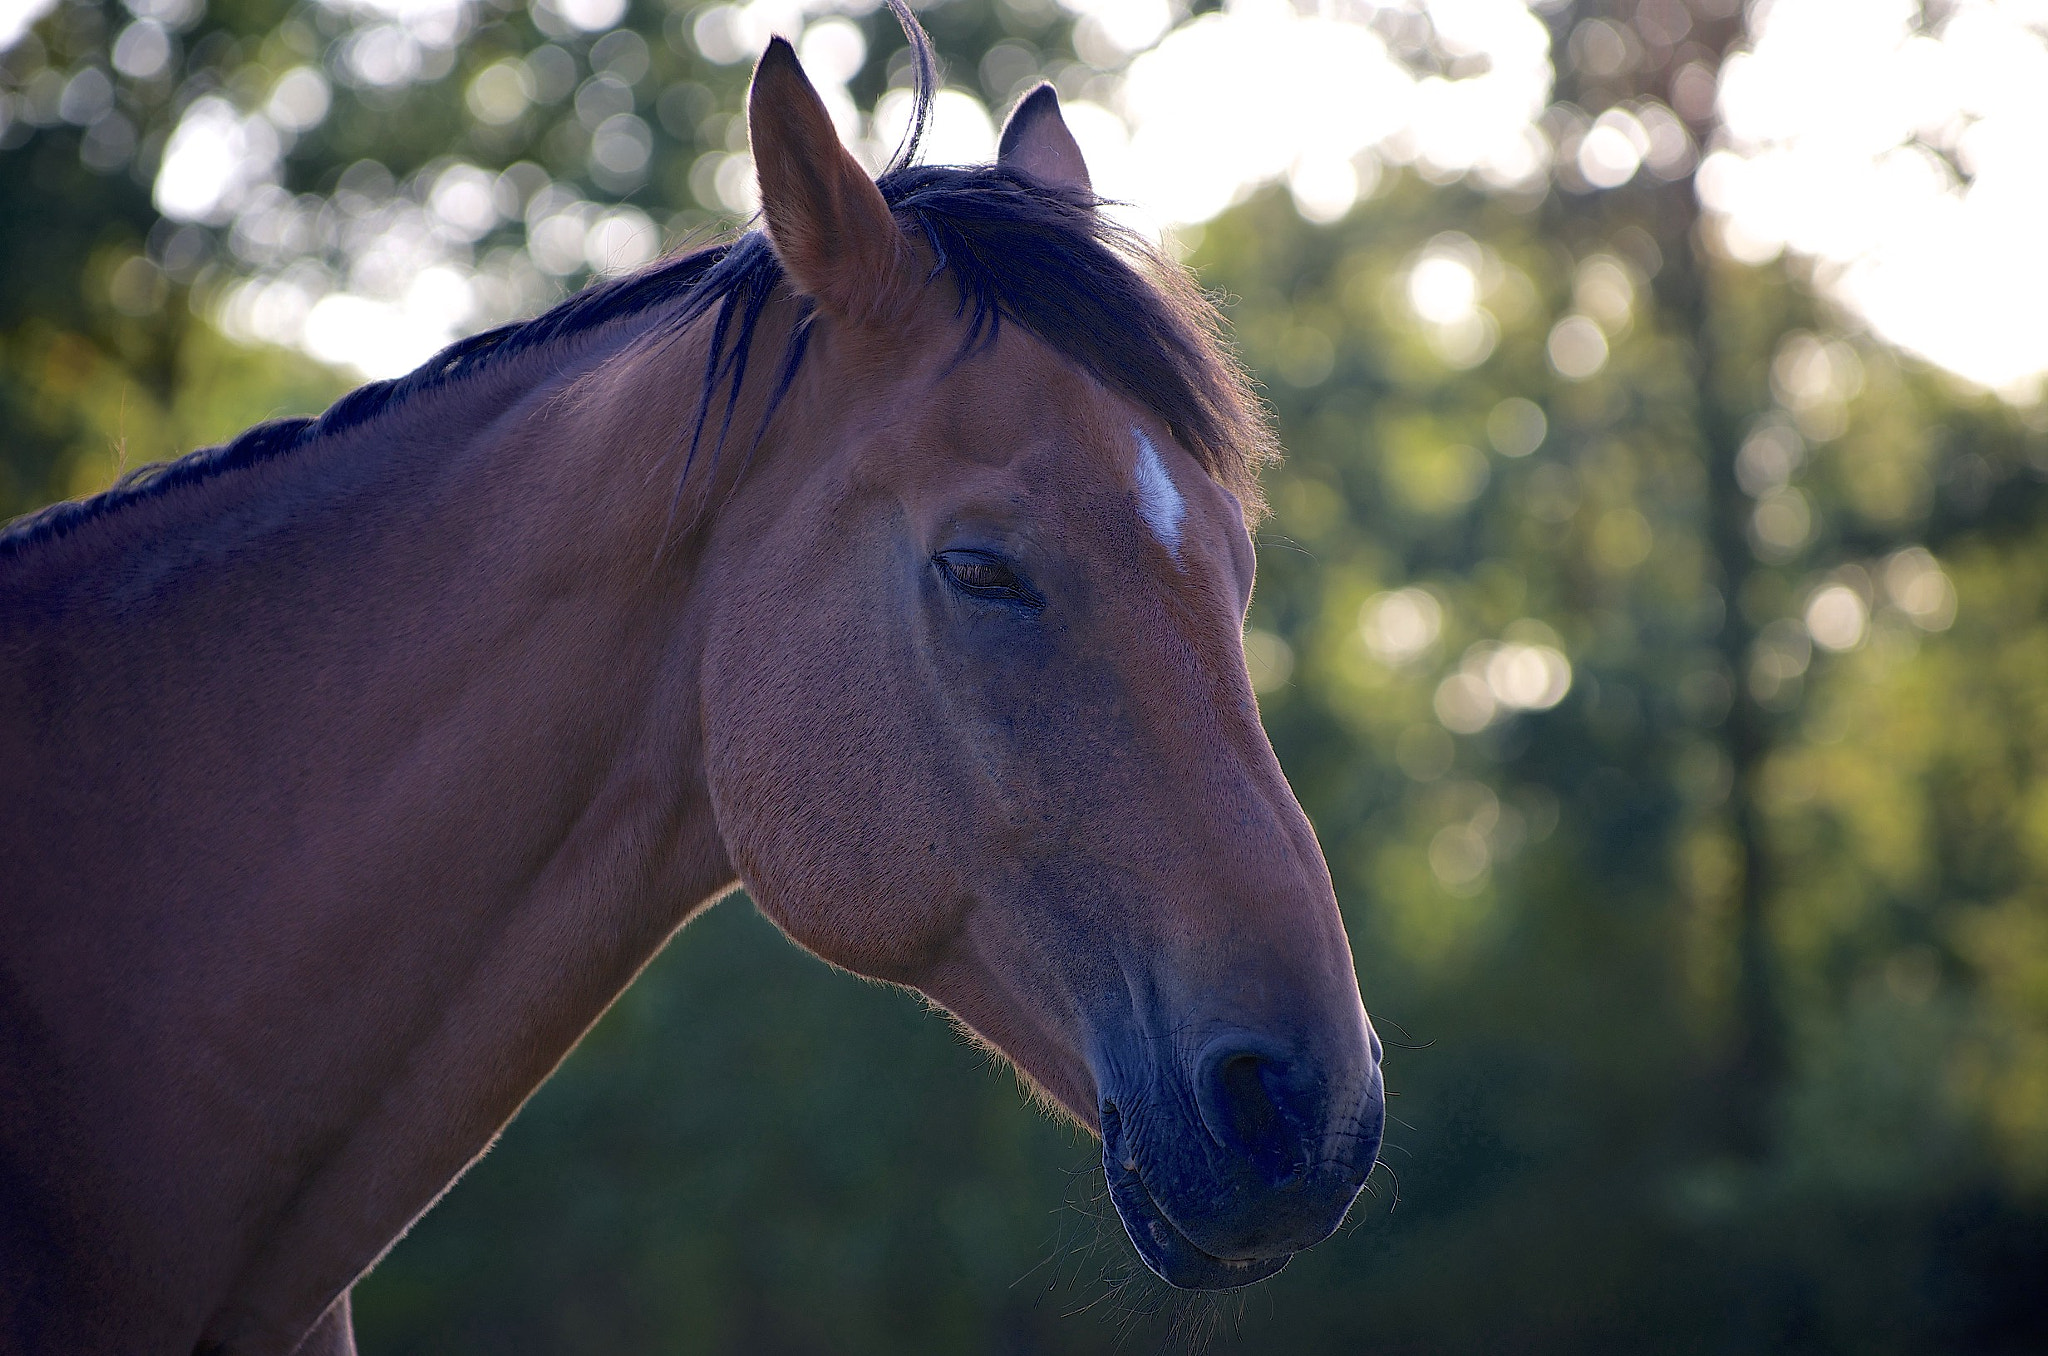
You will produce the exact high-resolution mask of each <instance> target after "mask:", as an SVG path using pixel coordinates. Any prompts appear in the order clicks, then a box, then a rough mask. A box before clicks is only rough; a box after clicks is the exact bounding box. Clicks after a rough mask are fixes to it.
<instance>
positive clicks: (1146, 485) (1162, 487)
mask: <svg viewBox="0 0 2048 1356" xmlns="http://www.w3.org/2000/svg"><path fill="white" fill-rule="evenodd" d="M1131 436H1132V437H1134V438H1136V439H1137V440H1138V513H1139V515H1140V516H1141V517H1143V518H1144V520H1145V526H1147V527H1149V528H1151V529H1152V535H1153V536H1155V537H1157V538H1159V544H1160V545H1162V546H1164V547H1165V548H1166V549H1167V550H1169V551H1171V552H1173V558H1174V559H1175V560H1179V559H1180V520H1181V519H1183V518H1185V517H1187V515H1188V506H1187V504H1186V503H1184V502H1183V501H1182V499H1181V497H1180V491H1179V490H1178V489H1176V488H1174V484H1173V477H1172V476H1170V475H1168V474H1166V463H1164V462H1162V461H1160V460H1159V449H1157V448H1155V447H1153V446H1152V440H1151V439H1150V438H1147V437H1146V436H1145V433H1144V430H1142V429H1135V428H1134V429H1132V430H1131Z"/></svg>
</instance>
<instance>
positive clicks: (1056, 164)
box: [996, 83, 1095, 194]
mask: <svg viewBox="0 0 2048 1356" xmlns="http://www.w3.org/2000/svg"><path fill="white" fill-rule="evenodd" d="M996 163H997V164H998V165H1008V166H1010V167H1011V168H1012V169H1020V170H1023V171H1024V172H1025V173H1026V174H1028V175H1030V176H1031V177H1033V178H1034V179H1037V180H1039V181H1040V182H1042V183H1047V184H1051V185H1052V186H1053V187H1055V188H1066V189H1072V190H1074V191H1075V192H1077V193H1088V194H1092V193H1093V192H1094V191H1095V190H1094V186H1093V185H1091V184H1090V183H1089V182H1088V162H1087V161H1086V160H1084V159H1082V158H1081V143H1080V142H1078V141H1075V140H1074V134H1073V133H1072V132H1070V131H1068V130H1067V120H1066V119H1065V118H1063V117H1061V116H1060V96H1059V91H1057V90H1055V89H1054V88H1053V87H1052V86H1051V85H1048V84H1044V83H1041V84H1040V85H1039V86H1038V88H1037V89H1034V90H1032V91H1031V93H1029V94H1027V95H1025V96H1024V97H1023V99H1021V100H1020V101H1018V104H1017V107H1016V108H1014V109H1012V110H1011V112H1010V120H1009V121H1008V122H1006V123H1004V124H1003V139H1002V141H1001V143H1000V144H999V146H998V147H997V150H996Z"/></svg>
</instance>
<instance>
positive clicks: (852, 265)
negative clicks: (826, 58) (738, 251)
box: [747, 38, 914, 325]
mask: <svg viewBox="0 0 2048 1356" xmlns="http://www.w3.org/2000/svg"><path fill="white" fill-rule="evenodd" d="M747 133H748V137H749V139H750V140H751V141H752V144H753V151H754V168H755V172H756V173H757V174H758V175H759V176H760V182H761V217H762V220H763V222H764V224H765V225H766V226H767V230H768V243H769V244H770V245H772V246H774V248H775V257H776V258H778V259H780V260H781V261H782V267H783V269H784V271H785V272H786V273H788V275H789V279H790V282H791V283H792V284H793V285H794V286H795V287H796V289H797V291H799V292H801V293H803V294H804V295H805V296H807V297H810V298H811V299H812V300H813V301H815V302H817V303H818V305H819V306H820V307H821V308H823V309H824V310H826V311H828V312H830V313H832V314H833V315H836V316H838V317H840V318H841V319H843V320H848V321H852V322H853V323H855V324H859V325H876V324H882V323H885V322H886V321H888V320H889V319H890V318H891V317H892V316H894V315H895V314H896V313H897V311H898V310H899V309H900V307H901V305H902V304H903V302H904V301H905V300H906V299H907V298H908V296H909V294H910V292H911V290H912V287H913V285H914V276H913V273H912V268H913V264H912V259H911V252H910V242H909V241H908V240H907V239H906V238H905V237H904V234H903V231H902V228H900V227H899V226H897V224H896V218H895V217H894V216H893V215H891V214H890V211H889V204H888V203H887V202H885V201H884V200H883V198H882V191H881V190H880V189H879V188H876V187H875V181H874V180H872V179H870V178H869V177H868V172H867V171H866V170H864V169H862V168H861V167H860V163H859V162H858V161H856V160H855V159H854V158H853V156H852V155H850V154H848V153H847V150H846V148H845V147H844V146H842V145H840V144H839V132H838V130H837V129H836V128H834V127H833V126H832V118H831V115H830V114H828V113H827V112H826V111H825V104H824V101H823V100H821V99H819V98H818V91H817V90H815V89H813V88H812V87H811V82H810V80H809V79H808V78H807V77H806V76H805V75H804V68H803V66H802V65H801V64H800V63H799V62H798V61H797V59H796V52H795V51H794V50H793V49H792V48H791V47H790V45H789V44H788V43H787V42H786V41H784V40H783V39H781V38H774V39H771V40H770V41H769V43H768V50H767V51H765V52H763V53H762V54H761V62H760V64H759V65H757V66H756V67H754V83H753V87H752V88H751V89H750V90H749V91H748V93H747Z"/></svg>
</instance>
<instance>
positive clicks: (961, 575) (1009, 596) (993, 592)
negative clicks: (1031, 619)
mask: <svg viewBox="0 0 2048 1356" xmlns="http://www.w3.org/2000/svg"><path fill="white" fill-rule="evenodd" d="M932 563H933V564H935V565H937V566H938V567H939V569H940V571H942V572H943V573H944V574H945V576H946V578H948V579H950V580H951V581H952V582H953V584H954V586H955V587H957V588H959V589H960V590H961V591H962V592H964V593H969V594H972V595H973V596H974V597H976V598H996V599H1000V600H1002V601H1005V602H1012V603H1023V604H1025V605H1026V606H1029V607H1034V608H1035V607H1043V606H1044V605H1045V600H1044V599H1043V598H1040V597H1039V596H1038V594H1037V593H1035V592H1033V591H1032V588H1031V586H1030V585H1029V584H1026V583H1025V582H1024V581H1023V579H1022V578H1020V577H1019V576H1018V574H1017V572H1016V571H1015V570H1013V569H1011V568H1010V566H1009V565H1008V564H1006V563H1004V561H1003V560H1002V559H1000V558H999V557H996V556H992V555H988V554H986V553H984V552H981V551H941V552H939V553H938V554H937V555H935V556H933V557H932Z"/></svg>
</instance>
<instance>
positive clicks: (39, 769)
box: [0, 327, 737, 1346]
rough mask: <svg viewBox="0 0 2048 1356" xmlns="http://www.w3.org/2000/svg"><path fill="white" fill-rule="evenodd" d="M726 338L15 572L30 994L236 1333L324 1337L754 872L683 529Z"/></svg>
mask: <svg viewBox="0 0 2048 1356" xmlns="http://www.w3.org/2000/svg"><path fill="white" fill-rule="evenodd" d="M697 328H701V327H697ZM703 353H704V344H703V340H702V337H701V335H698V334H695V333H692V334H690V335H686V336H685V337H684V338H683V339H682V340H680V341H677V342H674V343H656V342H645V341H643V339H642V338H641V337H638V336H635V335H634V334H632V333H629V332H621V333H619V334H616V335H611V336H605V335H598V336H593V337H592V338H591V339H590V340H589V343H588V346H587V347H586V349H585V350H584V351H583V352H582V353H580V354H578V355H577V357H576V359H575V361H573V362H572V363H570V364H569V365H568V366H567V367H566V368H565V369H562V370H559V371H557V370H553V369H550V368H549V367H548V365H547V364H545V363H543V362H539V361H537V360H531V361H530V360H528V359H513V360H508V362H507V363H506V371H505V372H503V373H500V374H496V375H495V376H494V375H493V374H491V373H488V372H487V373H484V374H482V375H481V376H480V377H478V378H474V379H470V381H469V384H467V385H466V386H465V387H463V388H462V389H459V390H454V391H451V392H449V393H448V394H447V396H446V398H445V399H444V400H442V401H435V400H433V398H432V396H431V394H429V395H422V396H419V397H415V401H416V402H417V403H416V405H415V406H414V407H413V408H411V409H403V410H396V411H392V412H390V413H389V414H388V415H387V416H384V417H382V418H380V420H379V421H378V422H377V423H375V424H373V425H369V426H365V427H363V428H361V429H358V430H356V431H354V432H353V433H349V434H345V435H341V436H338V437H335V438H332V439H327V440H323V441H322V442H320V443H316V444H314V445H311V446H308V447H305V448H302V449H299V450H297V451H295V452H292V453H289V454H286V455H284V456H282V457H279V458H277V459H276V460H274V461H272V462H268V463H263V464H261V465H258V466H254V467H249V468H244V469H242V470H238V471H232V472H225V473H223V474H222V475H220V476H219V477H217V478H216V480H215V481H214V482H211V483H203V484H200V485H197V486H187V487H183V488H180V489H178V490H175V491H170V492H167V493H166V494H165V495H164V496H162V498H161V500H160V501H146V502H144V503H142V504H139V505H135V506H132V507H131V508H129V509H126V510H122V516H131V515H132V518H131V521H130V522H129V523H127V524H120V523H114V524H109V526H108V529H107V530H106V532H104V533H103V534H101V536H100V537H99V538H98V540H97V542H95V540H94V539H93V537H92V535H91V534H90V533H88V532H86V531H84V530H81V531H80V532H79V533H78V534H77V537H78V540H76V541H75V542H60V543H57V544H56V546H57V549H56V550H53V551H52V552H51V556H52V558H53V559H54V560H55V564H53V565H49V567H48V568H44V569H42V570H41V571H40V572H38V571H36V570H29V571H25V572H23V573H22V575H21V576H20V577H19V578H18V579H13V580H9V581H7V582H8V584H9V588H8V589H6V590H0V636H7V643H6V644H5V645H0V801H4V802H6V803H8V804H10V805H21V806H25V807H26V806H31V805H32V806H33V809H32V810H31V811H30V812H28V813H24V814H21V815H14V814H13V813H12V812H10V815H8V816H0V819H4V820H7V821H8V822H7V823H0V868H4V872H0V873H4V874H6V875H8V876H9V877H10V878H11V879H12V880H14V881H15V882H16V885H17V887H20V888H22V889H23V890H24V891H25V893H22V894H19V895H17V899H26V900H29V901H30V903H29V905H28V907H27V908H20V907H16V908H13V909H11V910H8V911H5V912H4V916H0V980H6V981H11V982H12V983H13V984H14V986H15V988H14V995H15V996H18V998H19V1001H21V1002H22V1003H23V1004H24V1005H25V1006H28V1007H30V1008H31V1009H34V1010H35V1011H34V1014H33V1015H34V1016H35V1017H36V1018H37V1019H38V1020H39V1021H40V1023H41V1025H42V1026H44V1027H46V1028H56V1029H60V1030H65V1031H68V1032H72V1033H74V1034H75V1038H76V1040H77V1042H78V1045H79V1051H78V1054H79V1059H80V1061H81V1062H82V1066H84V1067H92V1068H94V1069H96V1070H98V1071H99V1072H97V1073H96V1074H95V1075H94V1083H93V1086H91V1087H89V1088H86V1087H80V1086H74V1085H66V1086H62V1087H52V1088H49V1089H46V1090H44V1091H46V1092H47V1093H48V1094H49V1097H50V1104H51V1105H65V1106H68V1107H71V1108H73V1110H74V1111H75V1113H76V1118H77V1119H79V1120H83V1121H86V1122H88V1123H97V1124H99V1125H100V1126H102V1127H105V1126H108V1125H118V1126H121V1127H123V1128H122V1129H121V1130H120V1131H119V1132H118V1135H119V1138H117V1139H114V1140H102V1141H99V1142H95V1143H90V1144H80V1145H78V1146H75V1154H76V1156H77V1158H78V1161H79V1171H80V1173H81V1175H82V1176H90V1175H91V1174H93V1173H98V1174H100V1178H99V1179H98V1180H103V1181H104V1182H105V1183H106V1186H105V1190H106V1191H107V1192H108V1193H109V1199H110V1200H111V1201H113V1202H114V1204H111V1205H110V1206H109V1209H129V1208H132V1209H133V1210H134V1211H135V1212H136V1213H135V1217H134V1218H133V1219H129V1220H127V1221H125V1227H127V1228H128V1229H130V1230H131V1231H132V1233H133V1236H134V1238H135V1239H136V1240H137V1242H136V1243H135V1246H136V1247H138V1248H141V1249H143V1250H145V1251H146V1250H147V1249H148V1248H149V1247H150V1246H152V1243H151V1240H152V1239H154V1238H155V1237H157V1235H159V1234H162V1235H164V1238H165V1243H166V1247H167V1249H168V1250H169V1251H168V1253H167V1257H171V1258H174V1259H175V1260H163V1261H161V1265H164V1266H176V1267H191V1268H195V1269H197V1271H196V1273H195V1274H196V1275H197V1276H198V1278H197V1279H196V1280H195V1281H194V1285H195V1286H197V1287H198V1288H200V1289H202V1290H204V1291H206V1292H207V1293H209V1294H211V1295H214V1296H216V1297H232V1299H233V1304H232V1308H233V1312H232V1313H226V1314H223V1313H221V1312H214V1311H211V1310H209V1312H212V1313H213V1318H212V1319H210V1320H209V1325H210V1327H209V1336H210V1337H213V1338H215V1339H216V1340H221V1341H224V1342H226V1343H227V1345H230V1346H234V1345H235V1341H234V1340H230V1339H232V1338H235V1337H236V1336H237V1335H238V1334H240V1335H247V1334H250V1333H256V1332H261V1331H268V1330H269V1329H270V1328H272V1327H278V1326H281V1327H282V1328H285V1329H288V1328H290V1326H291V1325H292V1324H294V1323H298V1322H299V1321H300V1320H301V1319H303V1320H305V1322H308V1323H310V1321H311V1319H312V1318H313V1317H315V1316H317V1314H318V1312H319V1306H324V1305H325V1304H326V1302H327V1301H328V1300H331V1299H332V1298H333V1295H334V1294H335V1293H338V1291H339V1288H340V1287H343V1286H346V1285H347V1284H348V1283H349V1282H350V1281H351V1280H352V1279H353V1277H354V1276H355V1275H356V1274H357V1273H358V1272H359V1271H360V1270H361V1269H362V1268H363V1267H365V1266H367V1265H368V1264H369V1262H370V1261H371V1260H373V1259H374V1257H375V1256H376V1255H377V1253H378V1252H379V1251H381V1249H382V1248H383V1247H384V1246H386V1245H387V1244H388V1243H389V1241H390V1240H391V1239H392V1238H394V1237H395V1236H396V1235H397V1234H398V1233H399V1232H400V1231H401V1230H402V1229H403V1228H404V1226H405V1225H406V1224H407V1222H408V1221H409V1220H410V1219H411V1218H412V1217H413V1216H414V1215H415V1214H416V1213H417V1212H418V1211H420V1210H422V1209H424V1208H425V1206H426V1205H427V1204H428V1203H429V1202H430V1201H431V1200H432V1199H433V1197H434V1196H435V1194H437V1193H438V1192H439V1191H440V1190H441V1189H442V1188H443V1187H444V1186H445V1185H446V1184H447V1182H448V1181H449V1180H450V1179H452V1178H453V1177H454V1176H455V1175H456V1174H457V1173H458V1172H459V1171H460V1170H461V1168H462V1167H463V1165H464V1164H466V1163H467V1162H468V1161H469V1160H470V1159H471V1158H473V1157H474V1156H475V1155H476V1154H478V1153H479V1152H481V1150H482V1149H483V1148H484V1146H485V1145H486V1144H487V1143H488V1142H489V1140H490V1137H491V1136H492V1135H493V1134H494V1133H495V1132H496V1130H497V1129H498V1127H500V1126H501V1125H502V1124H503V1123H504V1121H505V1120H506V1119H507V1118H508V1117H509V1116H510V1115H511V1113H512V1111H513V1110H514V1109H515V1108H516V1107H517V1106H518V1104H519V1102H520V1101H521V1100H523V1099H524V1098H525V1096H526V1095H527V1094H528V1093H529V1092H530V1091H531V1090H532V1089H533V1088H534V1087H535V1086H537V1085H538V1083H539V1082H540V1081H541V1079H542V1078H544V1077H545V1076H546V1074H547V1072H548V1071H549V1069H551V1068H552V1067H553V1065H554V1064H555V1063H556V1061H558V1060H559V1059H560V1058H561V1057H562V1056H563V1055H564V1054H565V1053H566V1052H567V1050H568V1049H569V1048H570V1046H571V1045H572V1044H573V1043H574V1042H575V1040H576V1039H577V1038H578V1036H580V1034H581V1033H582V1031H583V1030H584V1029H585V1028H586V1027H587V1026H588V1025H589V1023H590V1022H592V1021H593V1020H595V1018H596V1017H597V1015H598V1014H599V1013H600V1012H601V1011H602V1010H603V1008H604V1007H605V1006H606V1005H607V1004H608V1003H609V1002H610V1000H611V999H612V997H613V996H614V995H615V994H616V993H617V992H618V991H619V990H620V989H621V988H622V987H623V986H624V985H625V983H626V982H627V981H628V980H629V979H630V978H631V977H632V975H633V974H634V973H635V972H636V971H637V970H638V968H639V967H640V966H641V965H643V964H644V963H645V962H646V960H647V959H648V958H649V957H650V956H651V955H652V954H653V953H654V951H655V950H657V949H658V948H659V946H660V945H661V943H662V941H663V940H664V939H665V938H666V937H667V936H668V935H669V934H670V933H671V932H672V931H673V930H674V929H675V928H676V927H677V926H679V925H680V923H681V922H682V921H683V919H684V918H685V917H686V916H687V914H688V913H689V912H690V911H691V910H692V909H694V908H695V907H696V906H698V905H699V904H701V903H702V902H704V901H706V900H708V899H709V898H712V897H715V895H716V894H717V893H718V892H720V891H722V890H723V889H725V888H727V887H728V886H729V885H730V884H731V882H732V879H733V873H732V868H731V866H730V864H729V863H728V862H727V860H726V857H725V853H724V849H723V846H722V843H721V842H720V839H719V836H718V832H717V827H716V824H715V822H714V820H713V816H712V813H711V810H710V806H709V801H708V796H707V794H706V792H705V788H704V779H703V770H702V764H701V746H700V739H699V732H698V730H697V728H696V712H697V706H698V704H697V702H696V701H695V700H694V691H695V683H696V677H697V676H696V658H697V655H698V653H699V652H700V649H701V636H702V627H703V622H702V616H703V612H704V609H703V607H702V606H700V604H699V600H698V598H697V596H696V593H695V591H694V590H693V588H692V579H693V578H694V575H695V571H696V569H697V567H698V566H699V565H700V564H701V561H700V559H699V557H700V555H701V551H700V545H699V538H697V537H694V536H690V535H688V534H685V535H684V536H683V537H682V538H681V539H680V540H678V539H675V538H674V536H673V534H674V533H675V531H676V527H675V524H677V523H688V522H690V521H692V520H693V518H695V517H696V516H697V515H695V514H693V513H692V512H691V509H692V507H693V506H692V505H691V504H690V503H689V502H688V501H687V500H686V501H685V502H684V503H683V504H682V505H681V506H680V511H678V506H677V505H676V503H675V485H676V480H675V476H676V474H677V472H678V470H679V468H680V464H681V459H680V456H679V455H677V452H678V449H677V443H676V438H675V430H677V429H679V428H683V427H685V426H686V423H687V421H688V420H689V419H690V418H691V417H692V416H693V415H694V406H695V400H696V394H697V390H698V387H697V383H696V382H695V381H693V380H691V379H689V378H690V376H691V375H694V374H696V373H699V372H701V370H702V366H701V364H702V359H703ZM521 368H524V369H525V371H524V373H523V374H522V372H521V370H520V369H521ZM735 460H737V459H735ZM718 492H719V490H718V481H717V480H716V479H715V478H706V479H705V480H704V485H703V488H701V489H697V490H695V491H693V493H696V494H707V495H715V494H717V493H718ZM122 532H131V533H134V534H136V535H138V536H142V537H146V538H147V539H148V542H147V544H138V545H136V546H135V547H134V548H133V549H131V550H128V551H125V552H123V551H118V550H115V549H113V548H114V547H117V546H119V545H120V544H121V543H120V541H119V536H120V534H121V533H122ZM95 553H97V555H96V554H95ZM46 564H47V562H46ZM17 585H18V587H17ZM17 622H18V623H19V625H16V623H17ZM10 627H12V628H13V634H12V635H9V634H8V633H9V630H10ZM31 780H32V781H33V784H31ZM24 882H26V884H25V885H23V883H24ZM6 988H7V984H6V983H0V990H5V989H6ZM11 1001H12V1000H11ZM4 1016H5V1012H4V1011H0V1017H4ZM105 1133H107V1134H113V1133H115V1132H113V1131H106V1132H105ZM252 1145H260V1146H262V1150H263V1151H262V1152H253V1151H251V1148H250V1146H252ZM8 1152H9V1146H8V1145H6V1144H5V1143H0V1176H4V1175H5V1174H4V1169H5V1168H6V1166H7V1165H6V1161H5V1160H6V1156H7V1154H8ZM117 1184H118V1185H117ZM195 1241H199V1242H201V1243H203V1244H204V1246H200V1247H197V1248H194V1247H193V1246H192V1245H193V1243H194V1242H195ZM201 1254H206V1255H208V1256H209V1258H210V1260H205V1261H202V1260H200V1255H201ZM148 1264H149V1265H158V1264H159V1259H155V1258H151V1259H148ZM209 1268H210V1269H209ZM198 1273H203V1274H198ZM315 1300H317V1301H318V1306H316V1307H315V1308H314V1309H313V1310H312V1311H311V1313H305V1312H302V1311H304V1310H305V1307H306V1305H307V1304H309V1303H313V1302H314V1301H315ZM223 1302H225V1301H223ZM301 1330H302V1329H301ZM287 1345H288V1344H287Z"/></svg>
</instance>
